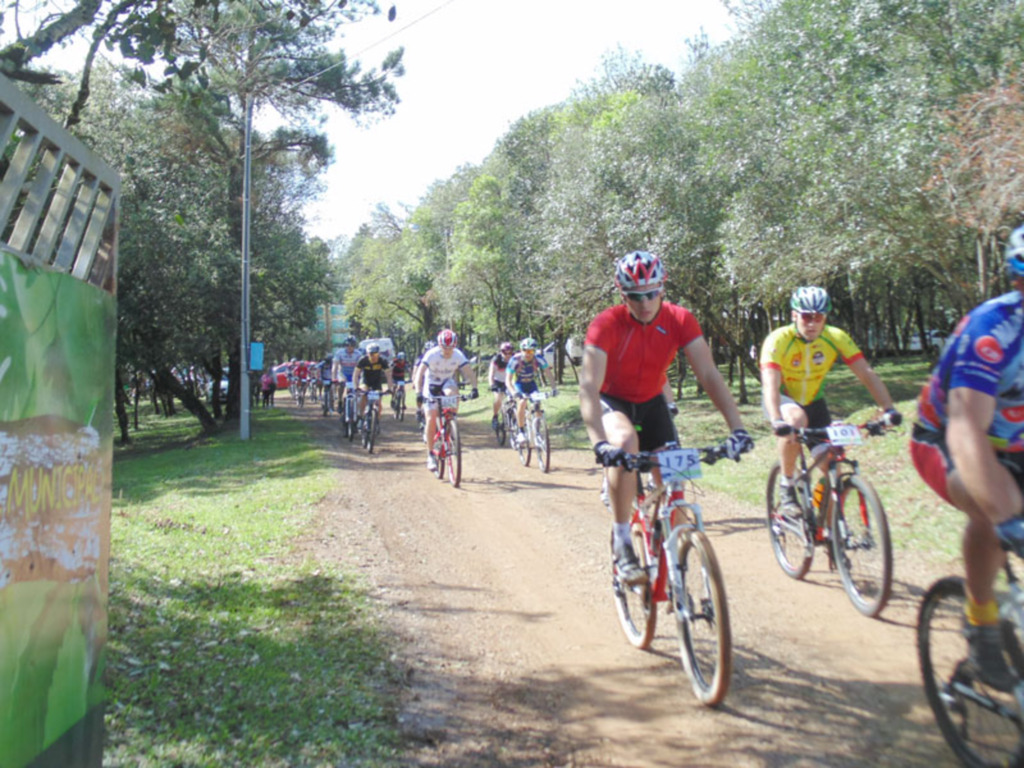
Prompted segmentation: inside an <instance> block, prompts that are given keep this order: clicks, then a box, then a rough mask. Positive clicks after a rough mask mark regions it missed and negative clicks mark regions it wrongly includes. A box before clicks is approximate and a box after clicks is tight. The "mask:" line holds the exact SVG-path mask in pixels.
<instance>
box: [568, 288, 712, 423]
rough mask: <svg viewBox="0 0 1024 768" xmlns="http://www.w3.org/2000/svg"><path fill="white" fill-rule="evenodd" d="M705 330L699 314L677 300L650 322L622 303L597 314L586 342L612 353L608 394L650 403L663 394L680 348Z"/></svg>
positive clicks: (606, 380) (606, 377) (606, 384)
mask: <svg viewBox="0 0 1024 768" xmlns="http://www.w3.org/2000/svg"><path fill="white" fill-rule="evenodd" d="M702 335H703V334H702V331H701V328H700V323H698V322H697V318H696V317H694V316H693V314H692V313H691V312H690V310H688V309H685V308H683V307H680V306H678V305H676V304H669V303H668V302H667V301H666V302H662V305H661V309H660V310H659V311H658V314H657V315H656V316H655V317H654V319H653V320H652V321H651V322H649V323H647V324H646V325H645V324H643V323H641V322H640V321H639V320H637V319H636V318H635V317H633V315H631V314H630V312H629V308H628V307H627V306H626V305H625V304H618V305H616V306H614V307H610V308H608V309H606V310H605V311H604V312H602V313H601V314H599V315H598V316H597V317H595V318H594V320H593V321H592V322H591V323H590V327H589V328H587V335H586V339H585V341H584V344H586V345H590V346H593V347H597V348H598V349H600V350H602V351H603V352H604V353H605V354H606V355H608V365H607V368H606V369H605V375H604V384H602V385H601V393H602V394H606V395H610V396H611V397H614V398H618V399H619V400H625V401H627V402H630V403H645V402H647V401H648V400H651V399H653V398H655V397H657V396H658V395H659V394H660V393H661V390H662V387H664V386H665V381H666V378H667V377H666V371H667V370H668V367H669V365H671V364H672V361H673V360H674V359H675V356H676V353H677V352H678V351H679V350H680V349H683V348H684V347H686V345H688V344H689V343H690V342H691V341H695V340H696V339H698V338H700V337H701V336H702Z"/></svg>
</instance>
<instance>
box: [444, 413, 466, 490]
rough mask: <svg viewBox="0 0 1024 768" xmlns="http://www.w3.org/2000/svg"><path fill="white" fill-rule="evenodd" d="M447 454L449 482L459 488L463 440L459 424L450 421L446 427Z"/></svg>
mask: <svg viewBox="0 0 1024 768" xmlns="http://www.w3.org/2000/svg"><path fill="white" fill-rule="evenodd" d="M444 443H445V452H446V453H447V454H448V482H450V483H451V484H452V487H453V488H458V487H459V483H461V482H462V439H461V438H460V437H459V423H458V422H457V421H454V420H453V421H449V422H448V425H447V426H446V427H445V441H444Z"/></svg>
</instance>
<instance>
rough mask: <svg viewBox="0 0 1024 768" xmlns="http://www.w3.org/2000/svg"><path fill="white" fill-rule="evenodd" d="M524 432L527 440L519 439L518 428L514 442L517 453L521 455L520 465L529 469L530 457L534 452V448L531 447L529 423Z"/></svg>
mask: <svg viewBox="0 0 1024 768" xmlns="http://www.w3.org/2000/svg"><path fill="white" fill-rule="evenodd" d="M523 431H524V432H525V433H526V438H525V439H522V440H521V439H520V438H519V428H518V427H517V428H516V431H515V432H514V433H513V434H514V435H515V436H514V437H513V438H512V440H513V441H514V442H515V447H516V452H517V453H518V454H519V463H520V464H522V465H523V466H524V467H528V466H530V455H531V453H532V452H533V446H532V445H530V442H531V441H530V435H529V432H530V427H529V423H527V425H526V427H525V428H524V430H523Z"/></svg>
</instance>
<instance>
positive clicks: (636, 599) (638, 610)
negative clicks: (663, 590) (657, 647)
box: [612, 522, 658, 650]
mask: <svg viewBox="0 0 1024 768" xmlns="http://www.w3.org/2000/svg"><path fill="white" fill-rule="evenodd" d="M630 535H631V536H632V538H633V551H634V552H636V557H637V559H638V560H639V561H640V566H641V567H642V568H643V569H644V570H647V566H648V565H649V564H650V561H651V557H650V555H649V554H648V552H647V546H646V544H645V543H644V530H643V527H642V526H641V525H640V523H639V522H634V523H633V525H632V526H631V528H630ZM613 546H614V541H613ZM613 562H614V556H613ZM647 572H648V573H650V571H647ZM612 593H613V594H614V595H615V610H616V611H617V612H618V614H619V624H621V625H622V631H623V632H624V633H625V634H626V639H627V640H629V642H630V644H631V645H633V646H635V647H636V648H640V649H641V650H642V649H645V648H648V647H650V645H651V641H652V640H653V639H654V630H655V628H656V627H657V625H658V611H657V606H656V605H655V604H654V601H653V598H652V594H651V580H650V579H648V580H647V581H645V582H644V583H643V584H640V585H637V586H635V587H630V586H627V585H626V584H623V583H622V582H620V581H619V576H618V573H617V572H616V571H615V566H614V565H613V566H612Z"/></svg>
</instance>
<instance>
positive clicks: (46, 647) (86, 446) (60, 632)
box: [0, 252, 116, 768]
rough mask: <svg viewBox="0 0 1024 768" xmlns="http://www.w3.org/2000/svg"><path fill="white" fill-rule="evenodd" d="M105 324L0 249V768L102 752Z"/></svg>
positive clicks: (62, 288)
mask: <svg viewBox="0 0 1024 768" xmlns="http://www.w3.org/2000/svg"><path fill="white" fill-rule="evenodd" d="M115 327H116V316H115V299H114V297H113V296H112V295H111V294H110V293H107V292H105V291H102V290H100V289H99V288H97V287H95V286H93V285H89V284H87V283H85V282H83V281H82V280H79V279H77V278H74V277H72V276H70V275H67V274H63V273H59V272H55V271H51V270H48V269H46V268H38V269H29V268H26V267H25V266H24V265H23V264H22V263H21V261H20V260H19V259H17V258H15V257H13V256H10V255H8V254H6V253H2V252H0V768H21V767H22V766H27V765H31V764H33V763H36V764H40V763H47V764H63V765H70V764H79V765H86V764H89V762H90V761H91V760H92V759H94V758H90V757H89V755H98V754H101V751H102V744H101V743H98V744H97V743H93V742H97V741H100V742H101V738H102V728H101V727H98V726H101V725H102V716H101V715H100V717H99V718H97V714H96V713H97V712H100V713H101V712H102V699H103V688H102V678H103V659H104V643H105V640H106V634H107V566H108V558H109V549H110V484H111V460H112V456H113V424H112V412H113V370H114V339H115ZM83 723H86V724H89V725H88V726H87V727H85V729H84V730H85V735H84V737H83ZM97 724H98V725H97ZM83 738H84V741H83ZM69 739H71V740H73V741H74V747H73V748H72V750H71V752H66V753H65V756H64V757H53V759H52V760H50V759H47V758H46V757H45V756H46V755H51V756H55V755H58V754H60V749H61V744H62V742H68V740H69ZM83 743H84V744H85V746H84V747H83ZM83 752H84V753H86V754H85V755H83ZM72 753H77V755H78V757H76V758H75V759H74V760H71V759H70V758H68V757H67V756H66V755H67V754H72ZM83 757H84V758H85V759H84V760H83ZM96 764H98V763H96Z"/></svg>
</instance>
